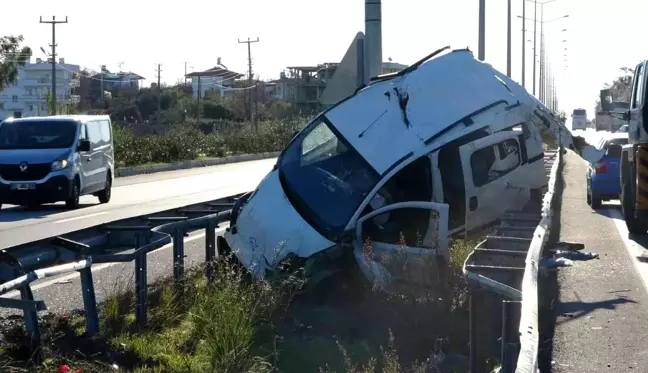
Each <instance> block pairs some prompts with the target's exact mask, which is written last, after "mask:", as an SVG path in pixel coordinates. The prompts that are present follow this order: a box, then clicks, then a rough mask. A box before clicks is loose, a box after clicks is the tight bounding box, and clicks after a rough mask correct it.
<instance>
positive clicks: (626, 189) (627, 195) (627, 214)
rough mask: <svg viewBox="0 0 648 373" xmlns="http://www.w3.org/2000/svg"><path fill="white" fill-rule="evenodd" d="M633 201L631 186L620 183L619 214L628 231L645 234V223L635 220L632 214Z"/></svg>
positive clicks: (646, 228) (646, 227)
mask: <svg viewBox="0 0 648 373" xmlns="http://www.w3.org/2000/svg"><path fill="white" fill-rule="evenodd" d="M634 202H635V201H634V198H632V186H631V185H630V184H628V183H623V184H621V214H622V215H623V220H625V223H626V227H627V228H628V232H629V233H631V234H646V231H647V230H648V226H647V224H646V223H645V222H641V221H639V220H637V219H636V218H635V216H634Z"/></svg>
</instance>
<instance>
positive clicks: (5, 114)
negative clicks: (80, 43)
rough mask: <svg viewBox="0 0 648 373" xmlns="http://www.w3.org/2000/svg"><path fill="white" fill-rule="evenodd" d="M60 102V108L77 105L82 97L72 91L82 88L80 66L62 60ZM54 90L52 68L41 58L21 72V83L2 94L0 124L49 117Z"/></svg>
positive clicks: (58, 66)
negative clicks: (48, 101)
mask: <svg viewBox="0 0 648 373" xmlns="http://www.w3.org/2000/svg"><path fill="white" fill-rule="evenodd" d="M55 66H56V101H57V106H58V105H70V104H75V103H77V102H78V100H79V96H78V95H73V94H72V89H73V88H76V87H78V86H79V65H72V64H68V63H65V59H64V58H61V59H59V63H57V64H56V65H55ZM51 88H52V65H51V64H50V63H49V62H47V61H43V60H41V59H40V58H37V59H36V63H29V64H26V65H25V66H22V67H20V68H19V69H18V79H16V81H15V82H14V83H13V84H11V85H10V86H8V87H7V88H5V89H4V90H3V91H2V92H0V120H4V119H6V118H9V117H14V118H20V117H31V116H46V115H48V105H47V97H48V94H49V91H50V90H51Z"/></svg>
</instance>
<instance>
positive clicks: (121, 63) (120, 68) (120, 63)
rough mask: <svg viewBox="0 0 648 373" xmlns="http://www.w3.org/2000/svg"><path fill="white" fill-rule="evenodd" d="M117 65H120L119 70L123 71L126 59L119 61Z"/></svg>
mask: <svg viewBox="0 0 648 373" xmlns="http://www.w3.org/2000/svg"><path fill="white" fill-rule="evenodd" d="M117 66H119V72H122V66H124V61H119V62H118V63H117Z"/></svg>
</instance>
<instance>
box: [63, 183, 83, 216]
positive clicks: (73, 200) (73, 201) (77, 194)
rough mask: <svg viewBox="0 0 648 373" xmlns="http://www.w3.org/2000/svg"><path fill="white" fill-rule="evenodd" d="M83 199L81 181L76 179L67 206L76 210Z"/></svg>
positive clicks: (66, 201)
mask: <svg viewBox="0 0 648 373" xmlns="http://www.w3.org/2000/svg"><path fill="white" fill-rule="evenodd" d="M80 198H81V185H80V183H79V179H74V183H72V191H71V192H70V198H68V199H67V200H65V205H66V206H67V207H68V208H70V209H76V208H78V207H79V199H80Z"/></svg>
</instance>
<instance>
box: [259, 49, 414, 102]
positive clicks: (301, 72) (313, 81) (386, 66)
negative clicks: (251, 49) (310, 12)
mask: <svg viewBox="0 0 648 373" xmlns="http://www.w3.org/2000/svg"><path fill="white" fill-rule="evenodd" d="M343 62H344V61H343ZM340 66H341V64H340V63H330V62H329V63H323V64H319V65H317V66H293V67H288V68H287V70H286V71H282V72H281V74H280V77H279V79H276V80H272V81H270V82H268V83H266V88H265V92H266V95H267V96H268V98H269V99H273V100H280V101H287V102H290V103H292V104H293V105H295V106H296V108H298V109H301V110H312V111H318V110H321V109H322V107H323V106H326V105H327V104H326V103H324V102H322V101H323V100H322V95H323V93H324V91H325V90H326V89H327V87H329V86H330V83H331V81H332V79H333V76H334V75H335V73H336V71H337V70H338V68H339V67H340ZM406 67H407V65H403V64H399V63H395V62H384V63H383V73H384V74H388V73H394V72H398V71H401V70H403V69H405V68H406ZM356 81H357V78H355V77H354V78H353V80H352V83H353V86H354V89H355V87H357V86H356V85H355V83H356ZM345 82H347V83H348V81H347V79H345ZM335 101H337V100H335Z"/></svg>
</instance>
